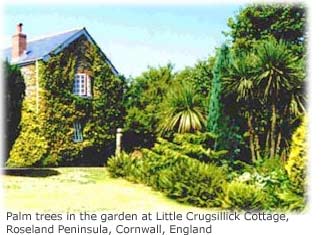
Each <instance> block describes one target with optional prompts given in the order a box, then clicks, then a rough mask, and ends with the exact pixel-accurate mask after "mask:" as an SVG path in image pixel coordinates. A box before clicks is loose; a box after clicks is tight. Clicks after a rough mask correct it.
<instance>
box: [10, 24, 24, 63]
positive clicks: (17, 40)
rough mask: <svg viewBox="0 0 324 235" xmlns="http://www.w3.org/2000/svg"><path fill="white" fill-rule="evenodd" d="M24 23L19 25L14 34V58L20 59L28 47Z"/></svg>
mask: <svg viewBox="0 0 324 235" xmlns="http://www.w3.org/2000/svg"><path fill="white" fill-rule="evenodd" d="M22 26H23V24H22V23H20V24H18V25H17V29H16V31H17V32H16V34H15V35H13V36H12V59H13V60H15V59H18V58H19V56H21V55H22V54H23V53H24V51H25V50H26V49H27V36H26V34H23V33H22Z"/></svg>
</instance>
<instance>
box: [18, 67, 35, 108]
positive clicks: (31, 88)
mask: <svg viewBox="0 0 324 235" xmlns="http://www.w3.org/2000/svg"><path fill="white" fill-rule="evenodd" d="M21 73H22V75H23V77H24V80H25V85H26V90H25V92H26V96H25V99H29V101H30V102H29V104H30V106H29V107H31V108H33V109H34V108H36V97H37V84H36V66H35V64H29V65H24V66H22V67H21Z"/></svg>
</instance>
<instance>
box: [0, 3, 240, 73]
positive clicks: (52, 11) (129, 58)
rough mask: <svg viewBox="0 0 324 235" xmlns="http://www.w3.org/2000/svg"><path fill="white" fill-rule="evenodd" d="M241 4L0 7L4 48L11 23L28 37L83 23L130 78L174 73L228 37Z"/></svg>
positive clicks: (202, 57) (62, 29)
mask: <svg viewBox="0 0 324 235" xmlns="http://www.w3.org/2000/svg"><path fill="white" fill-rule="evenodd" d="M240 7H242V4H241V5H233V4H232V5H225V4H207V5H206V4H205V5H197V4H195V5H116V4H114V5H107V4H102V3H101V4H100V3H97V4H91V5H90V4H86V5H82V4H80V5H76V4H74V5H67V4H63V5H62V4H61V5H54V4H53V3H51V4H45V5H40V4H28V5H27V4H26V5H22V4H14V5H13V4H12V5H8V4H7V5H5V7H4V14H3V18H4V19H3V20H4V27H3V31H4V35H5V40H4V42H5V43H4V47H8V46H11V36H12V35H13V34H14V33H15V30H16V25H17V24H18V23H20V22H21V23H23V24H24V26H23V32H24V33H26V34H27V38H28V39H33V38H39V37H41V36H46V35H48V34H55V33H58V32H63V31H67V30H70V29H74V28H79V27H86V29H87V30H88V32H89V33H90V34H91V36H92V37H93V38H94V40H95V41H96V42H97V44H98V45H99V47H100V48H101V49H102V50H103V51H104V52H105V54H106V55H107V56H108V57H109V58H110V60H111V61H112V63H113V64H114V65H115V67H116V68H117V70H118V71H119V72H120V73H121V74H123V75H125V76H132V77H135V76H137V75H139V74H141V73H142V72H143V71H145V70H146V69H147V68H148V66H159V65H165V64H167V63H168V62H170V63H172V64H174V66H175V70H176V71H179V70H181V69H183V68H184V67H185V66H192V65H194V64H195V63H196V62H197V60H199V59H206V58H207V57H208V56H209V55H212V54H213V53H214V49H215V47H218V46H220V45H221V44H222V43H223V42H224V41H225V40H228V38H226V37H225V36H224V35H223V33H222V32H224V31H228V30H229V28H228V27H227V19H228V18H229V17H233V16H234V15H235V14H236V13H237V12H238V10H239V9H240Z"/></svg>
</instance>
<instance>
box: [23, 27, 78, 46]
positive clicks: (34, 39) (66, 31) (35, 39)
mask: <svg viewBox="0 0 324 235" xmlns="http://www.w3.org/2000/svg"><path fill="white" fill-rule="evenodd" d="M83 29H84V27H78V28H73V29H69V30H65V31H62V32H58V33H52V34H47V35H43V36H39V37H37V38H33V39H31V40H27V43H28V42H34V41H39V40H42V39H46V38H50V37H54V36H58V35H61V34H65V33H69V32H72V31H76V30H79V31H81V30H83Z"/></svg>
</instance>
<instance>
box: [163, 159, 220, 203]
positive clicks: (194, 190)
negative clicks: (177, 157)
mask: <svg viewBox="0 0 324 235" xmlns="http://www.w3.org/2000/svg"><path fill="white" fill-rule="evenodd" d="M225 177H226V174H225V172H224V170H223V169H222V168H218V167H216V166H214V165H211V164H206V163H201V162H199V161H198V160H195V159H190V158H188V159H186V160H184V159H183V161H179V162H177V163H176V164H174V165H173V166H172V167H171V168H168V169H167V170H165V171H162V172H161V173H160V177H159V186H160V188H161V189H162V190H163V191H164V192H166V194H167V195H168V196H169V197H171V198H175V199H176V200H177V201H180V202H184V203H189V204H192V205H196V206H199V207H217V206H220V201H219V197H220V195H221V194H222V187H223V185H224V184H225V183H226V179H225Z"/></svg>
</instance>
